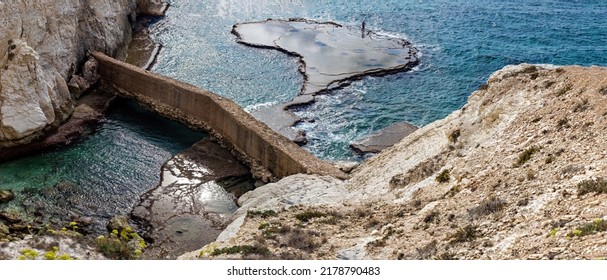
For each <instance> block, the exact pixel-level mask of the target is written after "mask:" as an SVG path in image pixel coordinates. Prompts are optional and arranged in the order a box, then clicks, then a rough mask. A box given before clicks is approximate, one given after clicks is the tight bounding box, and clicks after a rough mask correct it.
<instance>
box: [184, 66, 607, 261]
mask: <svg viewBox="0 0 607 280" xmlns="http://www.w3.org/2000/svg"><path fill="white" fill-rule="evenodd" d="M605 77H607V70H606V69H605V68H600V67H579V66H566V67H557V66H552V65H529V64H522V65H516V66H506V67H504V68H503V69H501V70H499V71H497V72H495V73H494V74H492V75H491V77H490V78H489V79H488V81H487V84H485V85H483V86H482V87H481V88H480V89H479V90H477V91H475V92H474V93H472V95H471V96H470V98H469V100H468V103H467V104H466V105H465V106H464V107H463V108H462V109H460V110H457V111H455V112H453V113H452V114H450V115H449V116H448V117H447V118H445V119H442V120H438V121H436V122H434V123H431V124H429V125H427V126H424V127H422V128H420V129H418V130H416V131H415V132H413V133H412V134H410V135H409V136H407V137H405V138H404V139H403V140H402V141H400V142H399V143H397V144H396V145H395V146H393V147H391V148H388V149H386V150H384V151H382V152H380V153H379V154H378V155H376V156H375V157H372V158H370V159H369V160H367V161H365V162H364V163H363V164H361V165H360V166H359V167H357V168H356V169H355V170H354V171H353V172H352V173H351V174H352V178H351V179H348V180H345V181H339V180H338V181H331V180H325V181H324V182H323V181H321V180H319V178H316V177H315V176H308V175H298V177H297V178H296V177H295V176H294V177H287V178H284V179H283V180H282V181H279V182H277V183H275V184H269V185H267V186H265V187H264V188H259V189H256V190H254V191H252V192H250V193H248V194H247V195H246V196H243V197H241V198H240V200H239V204H241V205H243V206H245V207H246V209H242V208H241V209H240V210H239V211H240V212H241V213H240V215H236V216H235V217H234V222H233V223H232V224H231V225H230V226H228V228H227V229H226V230H225V231H224V232H223V233H222V234H221V235H220V238H218V239H217V240H216V242H214V243H212V244H209V245H207V246H206V247H204V248H202V249H201V250H197V251H194V252H190V253H188V254H184V255H182V256H181V257H180V258H181V259H209V258H211V259H215V258H220V259H225V258H227V259H249V258H253V259H255V258H265V259H268V258H281V259H284V258H292V259H297V258H306V259H309V258H311V259H546V260H548V259H597V258H603V256H604V255H605V254H606V252H605V250H604V246H603V243H604V242H603V240H604V236H605V230H604V228H603V224H604V223H605V217H606V214H607V212H605V211H607V210H606V209H607V208H606V207H607V206H606V204H605V203H604V202H603V201H604V196H605V192H604V191H603V186H604V184H605V183H604V179H603V177H604V171H605V168H607V167H606V164H607V161H606V156H607V155H606V154H605V152H604V150H605V147H603V146H604V143H602V142H600V141H597V139H602V138H604V137H605V136H604V135H603V134H604V132H603V130H602V129H597V128H600V127H603V126H604V125H605V121H606V120H605V118H604V115H605V114H604V111H605V108H607V107H606V106H607V104H605V98H604V96H605V94H606V93H607V83H606V82H605V81H607V79H606V78H605ZM294 184H298V185H297V186H298V191H299V192H302V193H305V194H307V195H304V196H302V197H298V199H297V200H292V199H290V197H291V194H289V193H281V192H280V190H282V189H284V188H288V187H290V186H292V185H294ZM323 188H330V189H341V190H342V193H340V194H339V195H337V196H331V195H322V196H317V195H314V194H317V193H318V190H322V189H323ZM268 194H274V196H273V197H272V199H267V198H264V199H259V200H251V199H250V198H253V197H264V196H266V195H268ZM308 199H311V200H308ZM282 201H290V202H292V203H289V204H285V203H283V202H282ZM309 201H314V202H315V203H316V204H315V205H312V204H310V203H309ZM245 211H246V213H243V212H245ZM258 213H266V214H265V215H262V214H258ZM262 225H263V226H262ZM344 229H348V230H344ZM242 248H249V249H250V250H242ZM251 248H254V249H255V250H253V249H251ZM238 249H241V250H238ZM215 251H217V252H231V253H227V254H226V253H217V254H213V253H212V252H215ZM252 252H256V253H252ZM260 252H261V253H260Z"/></svg>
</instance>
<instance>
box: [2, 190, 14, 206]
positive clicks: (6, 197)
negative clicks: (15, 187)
mask: <svg viewBox="0 0 607 280" xmlns="http://www.w3.org/2000/svg"><path fill="white" fill-rule="evenodd" d="M13 199H15V193H14V192H13V191H12V190H0V203H7V202H9V201H11V200H13Z"/></svg>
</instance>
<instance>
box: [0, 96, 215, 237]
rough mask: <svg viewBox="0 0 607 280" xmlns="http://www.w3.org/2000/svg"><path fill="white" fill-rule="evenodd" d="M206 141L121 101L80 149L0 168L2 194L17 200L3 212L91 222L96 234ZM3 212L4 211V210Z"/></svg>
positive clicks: (45, 219)
mask: <svg viewBox="0 0 607 280" xmlns="http://www.w3.org/2000/svg"><path fill="white" fill-rule="evenodd" d="M204 137H206V134H204V133H200V132H194V131H191V130H189V129H188V128H186V127H185V126H183V125H181V124H179V123H176V122H173V121H170V120H167V119H164V118H162V117H159V116H157V115H155V114H152V113H150V112H148V111H146V110H144V109H143V108H141V107H140V106H138V105H137V104H136V103H134V102H133V101H124V100H119V101H117V102H116V103H115V104H113V105H112V107H111V108H110V110H109V112H108V115H107V117H106V119H105V120H104V121H103V123H102V124H101V125H100V126H99V127H97V129H96V131H95V132H94V133H92V134H90V135H88V136H86V137H84V138H83V139H81V140H80V141H79V142H78V143H76V144H74V145H71V146H69V147H67V148H62V149H58V150H56V151H51V152H48V153H44V154H41V155H37V156H32V157H26V158H22V159H18V160H14V161H10V162H7V163H3V164H0V189H12V190H14V191H15V192H16V199H15V200H13V201H11V202H10V203H9V204H8V205H3V207H2V208H3V209H6V208H8V209H14V210H17V211H25V212H26V213H27V214H28V216H29V217H34V216H38V215H40V214H42V216H41V217H37V219H39V220H41V221H43V222H52V223H55V224H57V223H63V224H66V223H67V222H69V221H70V220H71V219H72V217H74V216H79V217H90V218H93V222H94V229H96V230H99V231H100V230H101V229H103V228H104V227H105V225H104V224H102V223H103V222H104V221H107V220H108V219H109V218H111V217H113V216H115V215H127V214H129V213H130V211H131V209H132V207H133V206H134V204H136V203H137V202H139V196H140V195H141V194H142V193H144V192H145V191H146V190H148V189H150V188H152V187H154V186H156V184H157V183H158V181H159V179H160V168H161V166H162V165H163V164H164V163H165V162H166V161H167V160H168V159H169V158H170V157H171V156H172V155H173V154H175V153H177V152H179V151H181V150H184V149H186V148H188V147H190V146H191V145H192V144H193V143H195V142H197V141H199V140H201V139H202V138H204ZM0 210H2V209H0Z"/></svg>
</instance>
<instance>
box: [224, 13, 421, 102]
mask: <svg viewBox="0 0 607 280" xmlns="http://www.w3.org/2000/svg"><path fill="white" fill-rule="evenodd" d="M232 33H233V34H235V35H236V36H237V37H238V42H239V43H241V44H245V45H249V46H253V47H261V48H273V49H277V50H280V51H283V52H286V53H288V54H291V55H294V56H297V57H299V58H300V59H301V63H302V67H301V68H300V71H301V72H302V74H303V75H304V76H305V83H304V86H303V88H302V90H301V93H302V94H317V93H321V92H323V91H326V90H331V89H333V88H336V87H341V86H343V85H344V84H347V83H348V81H349V80H352V79H357V78H360V77H363V76H366V75H382V74H389V73H392V72H396V71H405V70H408V69H410V68H411V67H413V66H415V65H416V64H417V63H418V59H417V56H416V54H417V50H416V49H415V48H413V47H412V46H411V44H410V43H409V42H407V41H406V40H404V39H399V38H393V37H388V36H383V35H379V34H377V33H374V32H372V31H368V30H365V29H364V28H360V27H353V26H343V25H340V24H337V23H333V22H316V21H312V20H306V19H289V20H274V19H269V20H266V21H261V22H250V23H241V24H236V25H234V27H233V29H232Z"/></svg>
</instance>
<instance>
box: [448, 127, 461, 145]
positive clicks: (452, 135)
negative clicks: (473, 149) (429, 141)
mask: <svg viewBox="0 0 607 280" xmlns="http://www.w3.org/2000/svg"><path fill="white" fill-rule="evenodd" d="M460 135H461V131H460V130H459V129H456V130H454V131H451V133H449V137H447V138H448V139H449V142H451V143H455V142H457V139H459V136H460Z"/></svg>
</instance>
